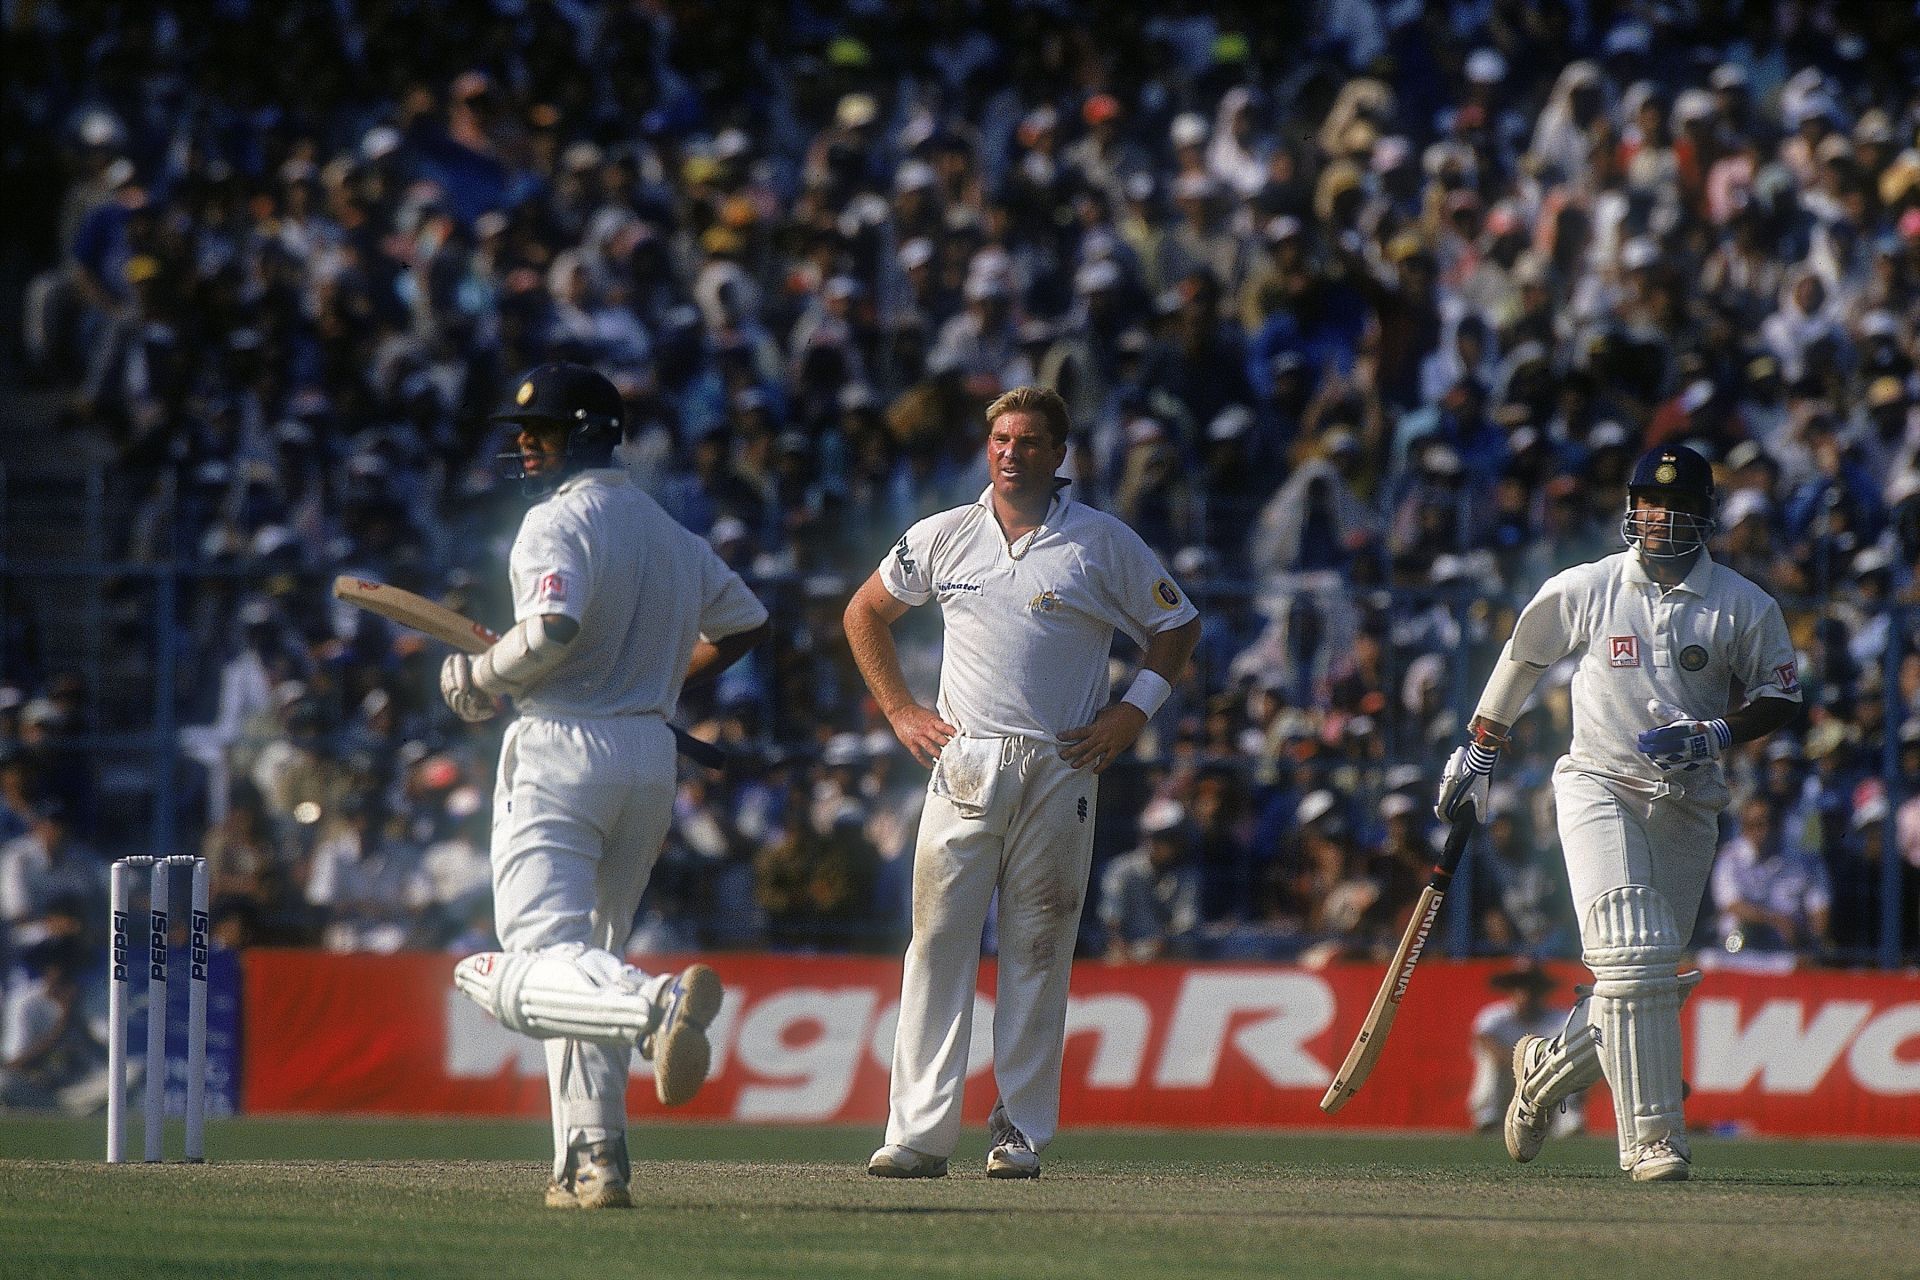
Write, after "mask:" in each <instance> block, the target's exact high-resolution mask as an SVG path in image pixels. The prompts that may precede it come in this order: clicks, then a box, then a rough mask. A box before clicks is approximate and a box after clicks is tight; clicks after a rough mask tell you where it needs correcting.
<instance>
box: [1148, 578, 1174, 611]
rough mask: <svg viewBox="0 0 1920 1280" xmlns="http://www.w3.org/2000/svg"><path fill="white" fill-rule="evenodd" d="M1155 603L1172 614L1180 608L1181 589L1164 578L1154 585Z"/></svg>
mask: <svg viewBox="0 0 1920 1280" xmlns="http://www.w3.org/2000/svg"><path fill="white" fill-rule="evenodd" d="M1153 602H1154V603H1155V604H1157V605H1159V606H1160V607H1161V608H1162V609H1165V610H1167V611H1168V612H1172V611H1173V610H1175V609H1178V608H1179V607H1180V588H1178V587H1176V586H1174V585H1173V583H1171V582H1169V581H1167V579H1165V578H1162V579H1160V581H1158V582H1156V583H1154V584H1153Z"/></svg>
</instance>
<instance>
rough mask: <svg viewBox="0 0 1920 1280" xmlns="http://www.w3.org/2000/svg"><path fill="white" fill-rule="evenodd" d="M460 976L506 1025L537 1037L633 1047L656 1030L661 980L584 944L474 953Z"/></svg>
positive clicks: (456, 975) (456, 973)
mask: <svg viewBox="0 0 1920 1280" xmlns="http://www.w3.org/2000/svg"><path fill="white" fill-rule="evenodd" d="M453 981H454V985H455V986H457V987H459V988H460V990H462V991H463V992H465V993H466V994H467V995H468V996H469V997H470V998H471V999H472V1000H473V1001H474V1003H476V1004H478V1005H479V1006H480V1007H481V1008H483V1009H485V1010H486V1011H487V1012H488V1013H491V1014H492V1015H493V1016H494V1017H495V1018H498V1019H499V1020H500V1025H501V1026H503V1027H506V1028H507V1029H508V1030H510V1031H518V1032H519V1033H520V1034H522V1035H528V1036H532V1037H534V1038H535V1039H537V1040H555V1039H568V1040H592V1041H596V1042H599V1043H603V1044H616V1045H627V1046H632V1045H633V1044H635V1043H637V1042H638V1041H639V1039H640V1038H641V1037H642V1036H644V1035H646V1034H647V1032H648V1031H650V1030H652V1029H653V1019H654V1012H655V1011H654V1004H653V1000H652V998H651V996H650V994H649V991H648V988H649V986H651V985H656V984H657V980H656V979H650V978H649V977H648V975H647V974H645V973H643V972H642V971H640V970H639V969H635V968H633V967H632V966H630V965H626V964H622V963H621V962H620V960H619V958H618V957H616V956H614V955H613V954H611V953H610V952H606V951H600V950H596V949H594V948H591V947H584V946H582V945H581V944H579V943H567V944H565V945H563V946H558V947H549V948H547V949H546V950H544V951H486V952H482V953H481V954H479V955H477V956H468V957H467V958H466V959H465V960H462V961H461V962H460V963H459V964H458V965H456V966H455V967H454V970H453Z"/></svg>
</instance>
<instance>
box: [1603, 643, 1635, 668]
mask: <svg viewBox="0 0 1920 1280" xmlns="http://www.w3.org/2000/svg"><path fill="white" fill-rule="evenodd" d="M1607 665H1609V666H1613V667H1637V666H1639V665H1640V637H1639V636H1610V637H1608V639H1607Z"/></svg>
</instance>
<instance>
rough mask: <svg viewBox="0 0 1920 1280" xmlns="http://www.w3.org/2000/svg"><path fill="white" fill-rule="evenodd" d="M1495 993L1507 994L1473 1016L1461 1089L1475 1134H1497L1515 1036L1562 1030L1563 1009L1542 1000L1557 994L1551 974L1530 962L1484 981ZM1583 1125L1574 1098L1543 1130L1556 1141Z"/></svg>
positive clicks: (1509, 1088)
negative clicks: (1469, 1059)
mask: <svg viewBox="0 0 1920 1280" xmlns="http://www.w3.org/2000/svg"><path fill="white" fill-rule="evenodd" d="M1487 985H1488V986H1490V987H1492V988H1493V989H1494V990H1495V991H1505V992H1509V993H1511V994H1509V995H1508V996H1507V998H1506V999H1504V1000H1496V1001H1494V1002H1493V1003H1492V1004H1489V1005H1487V1006H1485V1007H1484V1008H1482V1009H1481V1010H1480V1012H1478V1013H1476V1014H1475V1015H1474V1016H1473V1051H1472V1052H1473V1083H1472V1084H1470V1085H1468V1086H1467V1114H1468V1115H1469V1116H1470V1117H1471V1118H1472V1120H1473V1127H1474V1128H1475V1129H1476V1130H1478V1131H1479V1132H1481V1133H1495V1132H1498V1131H1499V1129H1500V1126H1501V1123H1502V1121H1503V1120H1504V1119H1505V1117H1506V1113H1507V1104H1508V1103H1509V1102H1511V1101H1512V1100H1513V1047H1514V1046H1515V1045H1516V1044H1518V1043H1520V1037H1521V1036H1529V1035H1531V1036H1545V1037H1547V1038H1548V1039H1552V1038H1553V1037H1554V1036H1556V1035H1559V1034H1560V1030H1561V1028H1562V1027H1563V1026H1565V1025H1566V1021H1567V1013H1568V1011H1567V1010H1566V1009H1560V1008H1555V1007H1553V1006H1552V1005H1550V1004H1549V1003H1548V1002H1547V997H1548V996H1549V995H1551V994H1553V992H1555V991H1556V990H1558V989H1559V987H1560V984H1559V983H1558V982H1557V981H1555V980H1554V977H1553V975H1552V974H1550V973H1548V972H1547V971H1546V970H1544V969H1542V968H1540V967H1539V965H1538V964H1535V963H1533V962H1531V961H1523V962H1522V963H1521V964H1520V965H1519V967H1517V968H1514V969H1510V970H1508V971H1507V972H1505V973H1496V974H1494V975H1493V977H1492V978H1491V979H1489V980H1488V983H1487ZM1585 1123H1586V1096H1585V1095H1584V1094H1576V1095H1575V1096H1573V1097H1571V1098H1569V1099H1567V1104H1566V1107H1565V1108H1564V1109H1563V1110H1560V1111H1558V1112H1556V1113H1555V1115H1554V1117H1553V1120H1552V1122H1551V1123H1550V1125H1549V1129H1550V1130H1551V1132H1553V1133H1554V1134H1555V1135H1556V1136H1562V1135H1565V1134H1570V1133H1578V1132H1580V1130H1581V1129H1582V1128H1583V1127H1584V1126H1585Z"/></svg>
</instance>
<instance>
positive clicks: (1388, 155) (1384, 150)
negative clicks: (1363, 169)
mask: <svg viewBox="0 0 1920 1280" xmlns="http://www.w3.org/2000/svg"><path fill="white" fill-rule="evenodd" d="M1412 158H1413V144H1412V143H1411V142H1408V141H1407V140H1406V139H1405V138H1403V137H1401V136H1400V135H1399V134H1397V133H1394V134H1388V135H1387V136H1386V137H1384V138H1382V139H1380V140H1379V141H1378V142H1376V143H1374V144H1373V155H1372V156H1370V157H1368V165H1369V166H1370V167H1371V168H1372V169H1373V171H1374V172H1375V173H1390V172H1392V171H1393V170H1395V169H1398V168H1399V167H1400V166H1401V165H1403V164H1405V163H1406V162H1407V161H1409V160H1411V159H1412Z"/></svg>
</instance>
